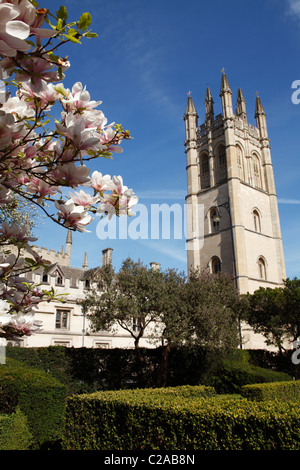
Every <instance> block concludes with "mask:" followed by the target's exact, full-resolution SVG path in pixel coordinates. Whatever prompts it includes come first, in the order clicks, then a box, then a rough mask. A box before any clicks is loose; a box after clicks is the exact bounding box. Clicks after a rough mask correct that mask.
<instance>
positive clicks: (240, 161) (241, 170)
mask: <svg viewBox="0 0 300 470" xmlns="http://www.w3.org/2000/svg"><path fill="white" fill-rule="evenodd" d="M236 161H237V166H238V171H239V177H240V178H241V180H242V181H244V180H245V175H244V164H243V152H242V149H241V148H240V147H239V146H238V145H237V147H236Z"/></svg>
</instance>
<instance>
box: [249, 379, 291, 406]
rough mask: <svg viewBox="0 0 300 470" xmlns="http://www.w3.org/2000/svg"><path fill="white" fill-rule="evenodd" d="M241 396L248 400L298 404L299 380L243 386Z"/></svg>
mask: <svg viewBox="0 0 300 470" xmlns="http://www.w3.org/2000/svg"><path fill="white" fill-rule="evenodd" d="M241 394H242V396H243V397H245V398H247V399H248V400H255V401H263V400H287V401H296V402H298V403H299V402H300V380H290V381H288V382H273V383H264V384H252V385H245V386H244V387H242V391H241Z"/></svg>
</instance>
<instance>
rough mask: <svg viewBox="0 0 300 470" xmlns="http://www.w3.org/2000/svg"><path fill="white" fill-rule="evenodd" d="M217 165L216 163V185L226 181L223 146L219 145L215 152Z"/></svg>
mask: <svg viewBox="0 0 300 470" xmlns="http://www.w3.org/2000/svg"><path fill="white" fill-rule="evenodd" d="M217 163H218V176H217V181H218V183H222V182H223V181H225V180H226V179H227V162H226V151H225V146H224V145H220V146H219V147H218V150H217Z"/></svg>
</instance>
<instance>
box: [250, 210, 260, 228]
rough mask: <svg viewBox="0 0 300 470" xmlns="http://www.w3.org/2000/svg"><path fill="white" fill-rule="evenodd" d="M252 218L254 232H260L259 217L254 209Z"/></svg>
mask: <svg viewBox="0 0 300 470" xmlns="http://www.w3.org/2000/svg"><path fill="white" fill-rule="evenodd" d="M252 216H253V227H254V230H255V232H259V233H260V232H261V225H260V215H259V213H258V211H257V210H256V209H254V211H253V212H252Z"/></svg>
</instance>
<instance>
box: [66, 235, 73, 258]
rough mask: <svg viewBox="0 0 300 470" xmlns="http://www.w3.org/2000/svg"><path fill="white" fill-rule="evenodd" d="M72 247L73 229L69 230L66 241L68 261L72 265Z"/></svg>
mask: <svg viewBox="0 0 300 470" xmlns="http://www.w3.org/2000/svg"><path fill="white" fill-rule="evenodd" d="M71 249H72V230H70V229H69V230H68V235H67V242H66V255H67V257H68V263H69V266H70V262H71Z"/></svg>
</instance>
